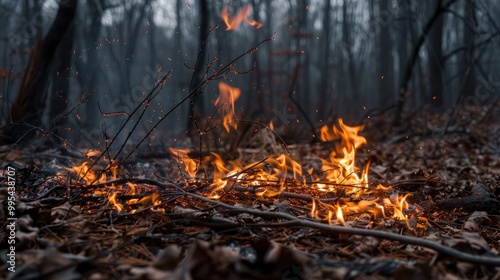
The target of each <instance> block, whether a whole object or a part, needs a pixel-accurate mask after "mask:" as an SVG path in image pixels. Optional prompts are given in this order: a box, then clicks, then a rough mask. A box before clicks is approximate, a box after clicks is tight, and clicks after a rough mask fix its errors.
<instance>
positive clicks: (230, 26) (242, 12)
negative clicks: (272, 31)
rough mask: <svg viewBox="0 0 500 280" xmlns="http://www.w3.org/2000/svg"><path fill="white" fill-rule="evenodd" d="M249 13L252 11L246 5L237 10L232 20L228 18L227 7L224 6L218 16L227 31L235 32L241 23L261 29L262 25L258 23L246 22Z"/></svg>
mask: <svg viewBox="0 0 500 280" xmlns="http://www.w3.org/2000/svg"><path fill="white" fill-rule="evenodd" d="M251 12H252V9H251V7H250V5H249V4H247V5H245V6H244V7H243V8H241V9H239V10H238V12H237V13H236V15H235V16H234V17H233V18H230V17H229V7H228V6H227V5H226V6H224V8H223V9H222V12H221V13H220V16H221V18H222V19H223V20H224V23H225V24H226V27H227V28H226V30H227V31H229V30H237V29H238V28H239V27H240V24H241V23H242V22H243V21H245V22H246V23H248V24H250V25H251V26H255V28H257V29H259V28H261V27H262V24H261V23H260V22H257V21H255V20H252V21H249V20H248V16H249V15H250V13H251Z"/></svg>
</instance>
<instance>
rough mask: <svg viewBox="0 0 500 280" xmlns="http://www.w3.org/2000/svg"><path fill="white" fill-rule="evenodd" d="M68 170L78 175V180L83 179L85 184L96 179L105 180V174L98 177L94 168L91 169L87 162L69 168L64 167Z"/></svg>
mask: <svg viewBox="0 0 500 280" xmlns="http://www.w3.org/2000/svg"><path fill="white" fill-rule="evenodd" d="M66 169H67V170H68V171H71V172H73V173H74V174H76V176H77V177H78V180H83V181H84V182H85V183H86V184H90V183H94V182H96V181H98V182H103V181H106V174H101V175H100V176H99V178H98V175H97V174H96V173H97V172H95V171H94V170H91V169H90V167H89V163H88V162H83V163H81V164H79V165H75V166H73V167H71V168H66Z"/></svg>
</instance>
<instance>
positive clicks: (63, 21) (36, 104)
mask: <svg viewBox="0 0 500 280" xmlns="http://www.w3.org/2000/svg"><path fill="white" fill-rule="evenodd" d="M76 6H77V1H76V0H64V1H61V2H60V4H59V9H58V11H57V15H56V18H55V19H54V22H53V23H52V26H51V28H50V30H49V31H48V33H47V35H46V36H45V38H44V39H43V41H40V42H39V43H38V44H37V47H35V51H34V52H33V54H32V56H31V58H30V63H29V66H28V69H27V70H26V72H25V76H24V78H23V82H22V86H21V88H20V90H19V92H18V94H17V98H16V100H15V102H14V103H13V104H12V107H11V116H12V121H13V122H14V123H19V122H25V123H27V124H30V125H33V126H41V127H44V126H45V127H46V124H44V123H43V122H42V116H43V113H44V111H45V108H46V104H47V82H48V80H49V78H50V76H51V74H52V73H54V72H53V71H51V69H52V68H51V66H52V64H53V61H54V57H55V55H56V52H57V51H59V52H60V51H62V50H61V49H58V46H59V45H60V44H61V42H62V40H63V38H64V35H65V33H66V32H67V30H68V28H69V26H70V25H71V23H72V21H73V19H74V17H75V13H76ZM28 130H29V128H25V129H19V128H16V129H14V130H13V131H12V133H11V134H10V135H9V137H10V138H11V140H17V139H18V138H19V137H21V136H22V135H23V134H25V132H26V131H28Z"/></svg>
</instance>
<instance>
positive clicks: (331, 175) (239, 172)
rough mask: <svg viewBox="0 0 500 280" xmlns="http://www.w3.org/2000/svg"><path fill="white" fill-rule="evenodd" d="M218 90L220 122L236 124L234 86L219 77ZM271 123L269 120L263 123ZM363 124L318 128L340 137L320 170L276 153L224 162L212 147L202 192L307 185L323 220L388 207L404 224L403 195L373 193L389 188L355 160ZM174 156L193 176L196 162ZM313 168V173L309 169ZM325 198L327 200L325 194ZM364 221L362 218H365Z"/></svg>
mask: <svg viewBox="0 0 500 280" xmlns="http://www.w3.org/2000/svg"><path fill="white" fill-rule="evenodd" d="M219 89H220V91H221V94H220V96H219V98H217V100H216V102H215V105H222V104H224V103H227V104H229V105H230V106H229V108H227V109H225V110H223V111H222V114H221V115H222V118H223V121H224V128H225V129H226V131H229V130H230V128H231V127H233V128H236V123H235V122H233V121H232V120H233V119H234V118H235V114H234V101H235V100H236V99H237V98H238V97H239V96H240V91H239V89H237V88H233V87H230V86H229V85H227V84H225V83H220V84H219ZM268 128H270V129H272V128H273V124H272V122H271V123H270V124H269V125H268ZM362 129H363V126H348V125H346V124H345V123H344V121H343V120H342V119H339V121H338V125H334V126H332V127H331V128H329V127H327V126H324V127H322V128H321V139H322V140H323V141H334V140H340V145H337V146H336V147H335V148H334V149H333V150H332V151H331V152H330V153H329V155H328V156H327V158H326V159H325V158H323V159H321V163H322V165H321V167H320V170H321V172H320V173H319V175H318V174H317V173H318V172H313V171H314V169H313V168H310V169H308V170H306V173H305V174H303V172H304V170H303V168H302V165H301V164H300V163H299V162H297V161H296V160H295V159H293V158H292V157H291V156H290V155H287V154H280V155H277V156H275V157H271V156H270V157H267V158H266V159H265V160H262V161H259V162H251V163H244V162H241V161H229V162H225V161H224V160H223V159H222V157H221V156H220V155H218V154H217V153H212V155H213V157H212V158H213V160H211V161H210V162H209V163H208V164H209V165H210V164H211V165H212V170H213V181H212V184H211V189H210V193H209V194H208V196H209V197H210V198H212V199H221V197H222V196H221V194H222V192H225V191H229V190H231V189H232V188H233V187H234V186H238V187H239V188H240V189H241V188H242V187H243V188H248V189H249V190H250V189H251V190H252V192H253V193H254V194H255V195H256V196H258V197H262V198H271V197H276V196H279V195H281V194H282V193H283V192H300V191H301V190H309V191H308V192H311V191H312V193H315V194H316V195H314V196H312V202H311V204H310V216H311V217H313V218H315V219H318V220H325V221H327V222H328V223H329V224H340V225H343V226H345V225H346V224H348V222H349V221H347V219H346V217H348V216H352V215H355V214H356V215H358V216H359V215H363V221H366V220H367V217H370V218H368V225H367V226H370V224H371V223H372V222H371V220H372V219H383V218H387V215H386V213H387V211H389V210H390V213H392V216H391V217H390V218H394V219H396V220H401V221H404V222H405V223H406V225H407V227H408V228H411V227H410V224H409V220H408V215H405V213H406V211H407V210H408V208H409V204H408V202H407V201H406V199H407V197H408V195H404V196H399V195H393V196H392V197H391V199H388V198H385V199H382V198H378V197H379V196H380V195H385V193H386V192H392V188H391V187H389V186H383V185H380V184H379V185H377V186H373V185H370V184H369V181H368V171H369V167H370V165H369V163H367V164H366V165H365V167H364V168H358V167H357V166H356V150H357V149H359V148H360V147H361V146H362V145H364V144H366V143H367V141H366V138H365V137H363V136H362V135H360V132H361V130H362ZM171 152H172V153H173V154H174V156H175V158H176V159H178V161H179V163H181V164H183V165H184V168H185V171H186V173H187V174H189V175H190V176H191V178H193V180H194V181H196V178H195V177H194V173H195V172H194V171H195V170H196V166H197V164H198V163H197V162H196V161H194V160H193V159H190V158H189V157H187V150H173V149H171ZM315 173H316V174H315ZM322 194H330V197H331V195H333V194H337V195H338V194H341V195H342V196H343V197H344V198H348V197H351V198H356V200H357V202H352V201H345V200H342V199H341V200H335V202H331V203H329V202H325V200H323V199H322V198H321V197H320V196H321V195H322ZM326 201H328V200H326ZM365 224H366V223H365Z"/></svg>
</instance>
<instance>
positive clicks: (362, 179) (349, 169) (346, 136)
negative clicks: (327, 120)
mask: <svg viewBox="0 0 500 280" xmlns="http://www.w3.org/2000/svg"><path fill="white" fill-rule="evenodd" d="M362 129H363V126H347V125H345V124H344V121H343V120H342V119H339V127H338V128H337V127H336V126H333V129H332V131H333V133H331V132H330V130H329V129H328V127H327V126H323V127H322V128H321V139H322V140H323V141H331V140H333V139H336V138H339V137H340V139H341V143H340V145H338V146H337V147H336V148H335V150H333V151H332V152H330V157H329V159H321V161H322V163H323V166H322V171H323V172H325V174H326V180H327V181H328V182H330V183H334V184H342V185H350V186H354V187H352V188H349V189H348V191H347V194H354V195H358V196H359V195H361V194H363V191H364V190H365V189H366V188H368V176H367V175H368V174H367V173H368V172H367V171H368V168H365V169H364V170H363V171H362V172H361V173H359V169H358V168H357V167H356V165H355V163H356V149H358V148H359V147H360V146H361V145H363V144H366V138H365V137H363V136H361V135H359V132H360V131H361V130H362ZM367 166H368V165H367ZM320 188H321V189H324V186H321V187H320ZM330 190H331V189H330Z"/></svg>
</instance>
